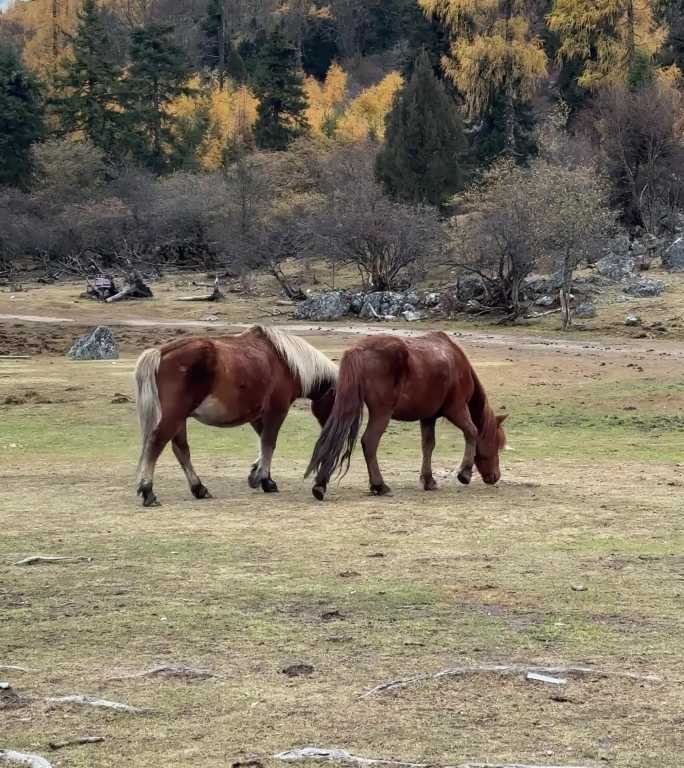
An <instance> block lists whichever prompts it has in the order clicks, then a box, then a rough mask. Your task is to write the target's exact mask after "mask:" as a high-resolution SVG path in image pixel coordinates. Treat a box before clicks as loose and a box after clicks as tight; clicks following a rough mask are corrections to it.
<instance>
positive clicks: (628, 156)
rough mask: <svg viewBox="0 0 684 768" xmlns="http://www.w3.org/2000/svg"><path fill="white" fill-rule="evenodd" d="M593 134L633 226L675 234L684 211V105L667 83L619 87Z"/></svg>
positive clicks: (608, 95) (603, 100) (601, 105)
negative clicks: (678, 218)
mask: <svg viewBox="0 0 684 768" xmlns="http://www.w3.org/2000/svg"><path fill="white" fill-rule="evenodd" d="M592 118H593V121H592V125H591V131H592V134H593V136H594V138H595V140H596V142H597V144H598V146H599V149H600V152H601V156H602V161H603V164H604V167H605V169H606V172H607V174H608V176H609V178H610V180H611V184H612V199H613V202H614V204H615V205H616V206H618V207H619V208H620V209H621V210H622V211H623V216H624V220H625V223H626V224H627V225H628V226H641V227H643V228H644V229H645V230H646V231H647V232H649V233H651V234H654V235H658V234H660V233H661V232H663V231H669V232H671V231H672V230H673V229H674V224H675V221H676V215H677V212H678V211H679V210H681V208H682V205H684V102H683V100H682V94H681V92H680V91H679V90H678V89H677V88H675V87H671V86H668V85H666V84H662V83H658V82H656V83H653V84H651V85H648V86H646V87H643V88H641V89H639V90H637V91H631V90H629V89H627V88H626V87H618V86H616V87H614V88H612V89H611V90H609V91H607V92H605V93H603V94H602V95H601V96H600V97H599V98H598V99H597V100H596V103H595V106H594V111H593V115H592Z"/></svg>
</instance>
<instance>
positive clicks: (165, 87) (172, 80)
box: [122, 23, 190, 173]
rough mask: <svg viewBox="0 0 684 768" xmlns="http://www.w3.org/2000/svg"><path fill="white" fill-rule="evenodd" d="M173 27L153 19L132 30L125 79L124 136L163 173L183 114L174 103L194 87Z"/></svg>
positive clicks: (133, 151)
mask: <svg viewBox="0 0 684 768" xmlns="http://www.w3.org/2000/svg"><path fill="white" fill-rule="evenodd" d="M172 35H173V28H172V27H170V26H167V25H164V24H156V23H149V24H147V25H145V26H144V27H142V28H141V29H137V30H135V31H134V32H133V33H132V35H131V51H130V58H131V64H130V67H129V68H128V72H127V76H126V79H125V80H124V82H123V84H122V90H123V92H122V103H123V104H124V106H125V119H124V125H125V129H124V142H125V145H126V147H127V149H128V151H129V152H130V153H131V154H132V155H133V156H134V157H135V158H136V159H137V160H138V162H140V163H141V164H142V165H145V166H146V167H148V168H150V169H151V170H153V171H155V172H157V173H161V172H163V171H165V170H170V167H171V166H172V158H173V157H174V156H175V155H176V146H175V145H176V143H177V139H176V135H175V133H174V130H173V129H174V126H175V124H176V123H177V118H176V117H175V116H174V115H173V114H172V113H171V112H170V110H169V105H170V103H171V102H172V101H173V100H174V99H176V98H177V97H178V96H181V95H183V94H186V93H189V92H190V89H189V88H188V87H187V84H186V83H187V80H188V76H189V68H188V65H187V62H186V60H185V56H184V54H183V51H182V49H181V48H179V47H178V46H177V45H176V44H175V43H174V41H173V39H172Z"/></svg>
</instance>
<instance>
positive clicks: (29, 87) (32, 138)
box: [0, 47, 44, 186]
mask: <svg viewBox="0 0 684 768" xmlns="http://www.w3.org/2000/svg"><path fill="white" fill-rule="evenodd" d="M43 120H44V111H43V101H42V89H41V86H40V84H39V83H38V81H37V80H36V79H35V78H34V77H33V76H32V75H31V74H30V73H29V72H28V71H26V69H25V68H24V66H23V64H22V63H21V60H20V58H19V56H18V55H17V53H16V52H15V51H14V50H13V49H11V48H4V47H3V48H0V185H2V184H11V185H15V186H23V185H25V184H26V183H27V182H28V181H29V179H30V176H31V170H32V163H31V146H32V145H33V144H34V143H35V142H36V141H39V140H40V139H41V138H42V136H43V133H44V122H43Z"/></svg>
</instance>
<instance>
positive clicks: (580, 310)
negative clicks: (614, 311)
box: [575, 301, 596, 318]
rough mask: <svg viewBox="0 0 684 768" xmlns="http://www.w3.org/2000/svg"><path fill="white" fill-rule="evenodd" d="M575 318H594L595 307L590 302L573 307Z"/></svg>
mask: <svg viewBox="0 0 684 768" xmlns="http://www.w3.org/2000/svg"><path fill="white" fill-rule="evenodd" d="M575 317H580V318H590V317H596V307H595V306H594V305H593V304H592V303H591V302H590V301H585V302H582V304H578V305H577V306H576V307H575Z"/></svg>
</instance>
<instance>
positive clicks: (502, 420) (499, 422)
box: [496, 413, 508, 427]
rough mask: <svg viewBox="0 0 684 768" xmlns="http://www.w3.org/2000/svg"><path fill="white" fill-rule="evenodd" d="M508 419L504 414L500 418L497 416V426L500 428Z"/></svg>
mask: <svg viewBox="0 0 684 768" xmlns="http://www.w3.org/2000/svg"><path fill="white" fill-rule="evenodd" d="M507 418H508V414H507V413H502V414H501V415H500V416H497V417H496V424H497V426H499V427H500V426H501V425H502V424H503V423H504V421H506V419H507Z"/></svg>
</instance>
